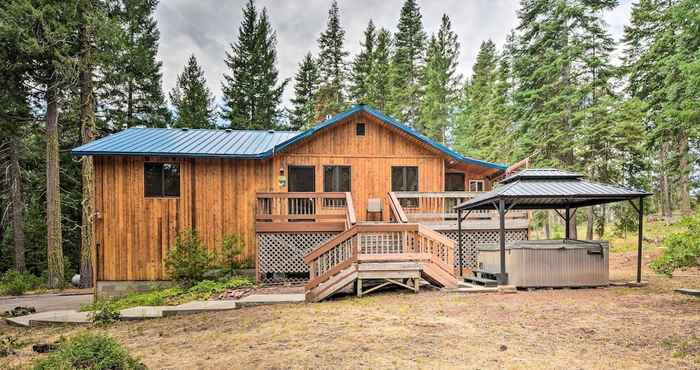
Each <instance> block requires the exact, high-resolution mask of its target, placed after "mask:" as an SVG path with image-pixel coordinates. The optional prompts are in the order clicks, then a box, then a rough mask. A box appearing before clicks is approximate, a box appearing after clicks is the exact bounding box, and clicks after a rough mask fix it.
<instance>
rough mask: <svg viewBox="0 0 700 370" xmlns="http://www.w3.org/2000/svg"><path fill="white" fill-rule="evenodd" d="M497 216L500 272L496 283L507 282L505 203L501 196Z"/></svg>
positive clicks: (502, 283)
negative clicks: (498, 222) (498, 223)
mask: <svg viewBox="0 0 700 370" xmlns="http://www.w3.org/2000/svg"><path fill="white" fill-rule="evenodd" d="M498 218H499V221H500V228H499V236H500V237H499V242H500V246H501V273H500V274H499V275H498V285H506V284H508V275H507V273H506V203H505V200H503V199H502V198H501V199H499V200H498Z"/></svg>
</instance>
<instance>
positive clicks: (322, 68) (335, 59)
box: [316, 0, 348, 120]
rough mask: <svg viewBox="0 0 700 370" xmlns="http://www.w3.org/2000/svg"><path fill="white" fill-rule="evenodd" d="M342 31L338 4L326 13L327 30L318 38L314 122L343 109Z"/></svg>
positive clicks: (346, 54) (335, 3) (343, 33)
mask: <svg viewBox="0 0 700 370" xmlns="http://www.w3.org/2000/svg"><path fill="white" fill-rule="evenodd" d="M344 42H345V30H343V28H342V27H341V25H340V13H339V10H338V2H337V1H335V0H334V1H333V3H332V4H331V7H330V9H329V10H328V22H327V23H326V30H325V31H323V32H322V33H321V36H320V37H319V38H318V47H319V55H318V64H319V78H320V80H319V81H320V83H319V88H318V93H317V95H316V119H317V120H322V119H324V118H325V117H326V116H328V115H334V114H337V113H339V112H341V111H342V110H343V109H345V107H346V105H347V101H346V92H345V89H346V84H347V81H346V80H347V64H346V61H345V58H346V57H347V56H348V52H347V51H346V50H345V49H344V46H343V43H344Z"/></svg>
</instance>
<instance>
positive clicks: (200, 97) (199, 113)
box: [170, 54, 216, 128]
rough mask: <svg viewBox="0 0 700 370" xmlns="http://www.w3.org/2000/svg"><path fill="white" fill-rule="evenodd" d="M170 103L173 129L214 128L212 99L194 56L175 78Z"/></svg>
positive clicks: (202, 72) (214, 115)
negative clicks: (172, 112)
mask: <svg viewBox="0 0 700 370" xmlns="http://www.w3.org/2000/svg"><path fill="white" fill-rule="evenodd" d="M170 102H171V103H172V105H173V107H175V115H176V116H175V119H174V121H173V127H188V128H216V113H215V108H214V97H213V96H212V94H211V92H210V91H209V88H208V87H207V80H206V78H205V77H204V71H203V70H202V68H201V67H200V66H199V64H198V63H197V58H196V57H195V56H194V54H192V55H191V56H190V58H189V59H188V60H187V64H186V65H185V69H184V70H183V71H182V73H181V74H179V75H178V76H177V83H176V85H175V87H174V88H173V89H172V91H171V92H170Z"/></svg>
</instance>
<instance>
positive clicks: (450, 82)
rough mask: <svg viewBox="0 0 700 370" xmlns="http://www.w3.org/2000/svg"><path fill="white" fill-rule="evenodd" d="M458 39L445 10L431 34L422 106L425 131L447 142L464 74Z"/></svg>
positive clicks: (421, 111)
mask: <svg viewBox="0 0 700 370" xmlns="http://www.w3.org/2000/svg"><path fill="white" fill-rule="evenodd" d="M458 58H459V42H458V41H457V35H456V34H455V33H454V32H453V31H452V22H450V18H449V17H448V16H447V14H443V16H442V23H441V25H440V30H439V31H438V33H437V35H433V36H432V37H431V38H430V42H429V44H428V51H427V56H426V66H425V73H424V75H423V80H424V81H423V85H424V86H425V96H424V97H423V101H422V106H421V109H420V113H421V115H420V124H421V126H423V127H424V133H425V134H426V135H427V136H429V137H432V138H433V139H435V140H437V141H438V142H441V143H446V142H447V135H448V131H449V130H450V129H451V128H452V124H453V121H454V106H455V103H456V102H457V100H458V97H459V85H460V83H461V78H462V76H461V75H459V74H458V73H457V65H458V62H459V61H458Z"/></svg>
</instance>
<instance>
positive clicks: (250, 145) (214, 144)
mask: <svg viewBox="0 0 700 370" xmlns="http://www.w3.org/2000/svg"><path fill="white" fill-rule="evenodd" d="M298 134H299V133H298V132H295V131H251V130H203V129H186V130H183V129H167V128H138V127H135V128H129V129H126V130H124V131H121V132H118V133H116V134H112V135H109V136H106V137H104V138H101V139H99V140H95V141H93V142H91V143H89V144H85V145H83V146H80V147H78V148H75V149H73V150H72V153H73V155H153V156H173V157H178V156H179V157H231V158H259V157H260V155H261V153H265V152H267V151H268V150H271V149H272V148H274V146H275V145H278V144H279V143H282V142H285V141H287V140H288V139H290V138H292V137H294V136H296V135H298Z"/></svg>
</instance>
